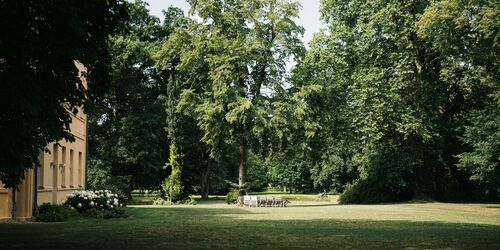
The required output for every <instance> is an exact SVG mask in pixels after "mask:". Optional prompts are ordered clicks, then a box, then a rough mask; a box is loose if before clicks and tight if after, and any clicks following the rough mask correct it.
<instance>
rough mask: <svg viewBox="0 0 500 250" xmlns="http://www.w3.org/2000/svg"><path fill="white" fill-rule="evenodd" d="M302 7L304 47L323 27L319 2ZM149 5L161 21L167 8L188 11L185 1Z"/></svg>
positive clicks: (304, 0) (306, 1) (307, 0)
mask: <svg viewBox="0 0 500 250" xmlns="http://www.w3.org/2000/svg"><path fill="white" fill-rule="evenodd" d="M298 1H299V2H300V4H301V5H302V10H301V11H300V18H299V20H297V24H299V25H301V26H302V27H304V28H305V33H304V37H303V38H302V41H303V42H304V44H305V45H307V43H308V42H309V41H310V40H311V39H312V38H313V35H314V33H316V32H318V31H319V30H320V29H321V28H322V27H323V26H324V25H323V23H322V22H321V21H320V20H319V18H320V14H319V6H320V3H319V1H320V0H298ZM146 2H148V3H149V8H150V11H151V14H152V15H154V16H157V17H160V18H162V19H163V15H162V13H161V11H162V10H164V9H167V8H168V7H169V6H175V7H179V8H181V9H182V10H184V12H185V13H187V12H188V10H189V4H188V3H187V2H186V1H185V0H146Z"/></svg>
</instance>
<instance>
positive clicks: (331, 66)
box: [280, 0, 499, 203]
mask: <svg viewBox="0 0 500 250" xmlns="http://www.w3.org/2000/svg"><path fill="white" fill-rule="evenodd" d="M497 9H498V8H495V4H494V3H492V2H491V1H454V0H452V1H430V2H428V1H393V2H391V1H369V2H366V1H361V0H359V1H358V0H354V1H348V2H345V1H344V2H343V1H337V0H325V1H323V7H322V10H321V12H322V18H323V19H324V20H325V21H326V22H327V24H328V30H326V31H323V32H321V33H320V34H318V35H317V36H316V37H315V38H314V40H313V41H312V42H311V44H310V46H311V49H310V50H309V51H308V53H307V55H306V57H305V58H304V60H303V61H302V62H301V63H299V65H298V66H297V67H296V68H295V69H294V78H293V80H294V81H293V83H294V86H295V87H297V90H296V91H295V92H294V93H292V94H290V96H291V98H289V100H291V103H292V104H293V107H287V109H286V110H285V111H286V112H284V114H285V116H284V117H290V115H287V114H291V113H294V114H295V115H296V116H297V117H301V118H302V120H304V124H303V125H300V124H299V126H297V125H294V124H297V123H296V122H293V123H291V124H292V125H294V126H295V128H298V130H297V131H301V132H300V133H299V134H298V135H295V138H286V139H287V141H291V142H292V143H294V142H295V143H294V145H300V143H297V142H303V143H305V144H306V146H305V147H303V148H305V149H306V150H307V151H306V152H307V155H308V158H307V159H308V160H307V161H308V162H309V163H310V164H311V165H312V166H313V167H312V170H311V173H312V178H313V181H314V184H315V186H316V187H324V188H332V189H335V190H337V191H343V190H345V192H344V193H343V196H342V198H341V200H342V201H343V202H345V203H376V202H390V201H401V200H408V199H412V198H417V199H419V198H437V199H456V198H463V197H467V198H469V199H470V198H481V196H477V193H478V191H479V193H483V195H482V197H484V196H485V195H484V194H486V193H487V194H489V196H490V197H493V196H494V195H493V196H492V195H491V194H493V193H496V192H497V190H495V189H497V187H498V182H497V181H496V180H497V176H498V164H497V163H498V150H496V148H498V145H497V143H496V141H497V139H496V138H495V136H494V135H496V134H497V133H496V132H497V131H498V126H494V125H493V124H497V123H498V122H497V120H498V113H496V112H492V110H496V109H498V102H495V101H492V97H491V96H492V95H493V96H494V95H495V93H496V91H497V89H498V72H499V71H498V60H497V58H498V51H499V50H498V42H497V38H498V25H497V24H498V18H497V16H498V14H497V11H498V10H497ZM388 17H390V18H388ZM480 114H484V115H480ZM486 114H487V115H486ZM280 117H283V116H280ZM480 117H482V118H480ZM292 121H293V119H292ZM479 121H480V122H479ZM479 124H481V125H479ZM283 134H285V133H283ZM485 135H493V136H492V137H490V136H485ZM290 139H291V140H290ZM471 149H472V151H471ZM457 156H458V158H457ZM457 165H458V167H457ZM469 177H470V179H471V180H472V181H474V182H477V184H473V182H471V181H470V180H469ZM478 184H479V185H478ZM495 185H496V186H495ZM480 190H482V192H481V191H480ZM460 195H462V197H459V196H460Z"/></svg>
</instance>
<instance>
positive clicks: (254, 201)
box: [243, 195, 290, 207]
mask: <svg viewBox="0 0 500 250" xmlns="http://www.w3.org/2000/svg"><path fill="white" fill-rule="evenodd" d="M288 203H290V201H289V200H288V199H287V198H283V197H270V196H254V195H245V196H243V206H248V207H286V205H287V204H288Z"/></svg>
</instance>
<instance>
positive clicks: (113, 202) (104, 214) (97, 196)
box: [64, 190, 126, 218]
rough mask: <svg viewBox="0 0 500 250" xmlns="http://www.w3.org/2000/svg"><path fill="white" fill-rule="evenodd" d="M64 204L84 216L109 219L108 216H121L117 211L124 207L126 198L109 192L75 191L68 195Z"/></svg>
mask: <svg viewBox="0 0 500 250" xmlns="http://www.w3.org/2000/svg"><path fill="white" fill-rule="evenodd" d="M64 204H65V205H66V206H68V207H69V208H70V209H74V210H76V211H77V212H78V213H80V214H83V215H84V216H88V217H94V218H111V217H109V215H119V214H123V213H122V212H117V210H121V209H120V208H122V207H124V206H125V205H126V198H125V197H123V196H120V195H117V194H113V193H112V192H111V191H109V190H98V191H75V192H73V193H71V194H69V195H68V197H67V200H66V202H65V203H64ZM115 217H123V216H115Z"/></svg>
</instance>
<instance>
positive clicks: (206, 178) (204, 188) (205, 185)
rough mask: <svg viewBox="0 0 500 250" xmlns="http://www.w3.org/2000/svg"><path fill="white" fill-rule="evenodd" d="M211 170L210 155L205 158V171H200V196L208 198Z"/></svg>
mask: <svg viewBox="0 0 500 250" xmlns="http://www.w3.org/2000/svg"><path fill="white" fill-rule="evenodd" d="M211 171H212V161H211V160H210V157H208V160H207V167H206V169H205V171H202V174H201V198H202V199H204V200H205V199H208V195H209V193H210V172H211Z"/></svg>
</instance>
